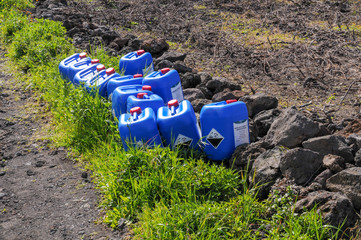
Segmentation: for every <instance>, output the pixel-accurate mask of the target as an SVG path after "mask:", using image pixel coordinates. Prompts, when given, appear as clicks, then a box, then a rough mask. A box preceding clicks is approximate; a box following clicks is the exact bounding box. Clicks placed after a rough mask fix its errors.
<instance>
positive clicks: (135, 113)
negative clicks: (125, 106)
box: [130, 107, 142, 121]
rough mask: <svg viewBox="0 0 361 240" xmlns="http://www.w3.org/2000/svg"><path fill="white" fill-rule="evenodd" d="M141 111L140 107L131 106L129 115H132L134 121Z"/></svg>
mask: <svg viewBox="0 0 361 240" xmlns="http://www.w3.org/2000/svg"><path fill="white" fill-rule="evenodd" d="M141 113H142V109H141V108H140V107H133V108H132V109H130V115H132V117H133V120H134V121H136V120H138V118H139V115H140V114H141Z"/></svg>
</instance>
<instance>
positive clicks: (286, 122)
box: [265, 108, 320, 148]
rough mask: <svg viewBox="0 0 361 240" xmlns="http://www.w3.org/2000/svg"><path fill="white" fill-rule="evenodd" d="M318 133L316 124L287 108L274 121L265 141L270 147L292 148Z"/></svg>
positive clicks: (318, 127) (294, 110)
mask: <svg viewBox="0 0 361 240" xmlns="http://www.w3.org/2000/svg"><path fill="white" fill-rule="evenodd" d="M319 131H320V126H319V124H318V123H317V122H314V121H312V120H311V119H309V118H307V117H305V116H303V115H302V114H301V113H300V112H298V111H297V110H296V109H294V108H287V109H285V110H283V111H282V113H281V114H280V115H279V116H278V117H277V118H276V119H275V120H274V122H273V123H272V125H271V127H270V129H269V131H268V133H267V135H266V139H265V140H266V142H267V143H268V144H270V145H282V146H285V147H288V148H293V147H297V146H299V145H301V143H302V142H303V141H304V140H306V139H308V138H310V137H314V136H316V135H317V134H318V133H319Z"/></svg>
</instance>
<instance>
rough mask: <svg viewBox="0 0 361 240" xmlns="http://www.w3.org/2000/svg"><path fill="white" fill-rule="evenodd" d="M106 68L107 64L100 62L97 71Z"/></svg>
mask: <svg viewBox="0 0 361 240" xmlns="http://www.w3.org/2000/svg"><path fill="white" fill-rule="evenodd" d="M104 69H105V66H104V65H103V64H100V65H98V66H97V71H98V72H100V71H102V70H104Z"/></svg>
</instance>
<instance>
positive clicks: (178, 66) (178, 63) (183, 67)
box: [173, 61, 192, 73]
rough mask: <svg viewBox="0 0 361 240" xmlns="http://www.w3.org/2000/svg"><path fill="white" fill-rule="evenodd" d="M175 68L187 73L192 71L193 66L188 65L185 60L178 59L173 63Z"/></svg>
mask: <svg viewBox="0 0 361 240" xmlns="http://www.w3.org/2000/svg"><path fill="white" fill-rule="evenodd" d="M173 68H174V69H175V70H177V71H178V72H179V73H187V72H192V68H190V67H187V66H186V65H185V64H184V62H182V61H176V62H175V63H174V64H173Z"/></svg>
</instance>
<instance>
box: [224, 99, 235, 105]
mask: <svg viewBox="0 0 361 240" xmlns="http://www.w3.org/2000/svg"><path fill="white" fill-rule="evenodd" d="M234 102H237V100H236V99H230V100H227V101H226V103H227V104H230V103H234Z"/></svg>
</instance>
